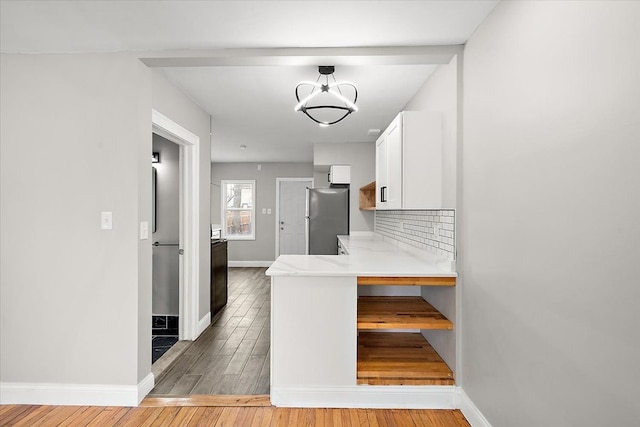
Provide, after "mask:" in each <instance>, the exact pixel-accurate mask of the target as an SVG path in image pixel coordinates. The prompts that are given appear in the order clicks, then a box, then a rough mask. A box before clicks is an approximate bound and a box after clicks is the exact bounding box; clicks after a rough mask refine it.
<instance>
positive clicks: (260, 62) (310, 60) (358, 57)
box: [138, 45, 464, 68]
mask: <svg viewBox="0 0 640 427" xmlns="http://www.w3.org/2000/svg"><path fill="white" fill-rule="evenodd" d="M463 48H464V46H463V45H448V46H395V47H342V48H328V47H322V48H284V49H216V50H168V51H161V52H148V53H141V54H138V57H139V58H140V60H141V61H142V62H143V63H144V64H146V65H147V66H149V67H152V68H160V67H225V66H226V67H228V66H317V65H322V64H330V65H351V66H354V65H421V64H448V63H449V62H450V61H451V59H452V58H453V57H454V56H455V55H456V54H459V53H461V52H462V50H463Z"/></svg>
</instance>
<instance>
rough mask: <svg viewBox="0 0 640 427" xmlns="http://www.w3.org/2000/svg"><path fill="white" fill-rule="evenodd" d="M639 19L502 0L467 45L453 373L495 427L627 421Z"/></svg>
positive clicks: (570, 5) (637, 207)
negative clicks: (458, 371) (458, 367)
mask: <svg viewBox="0 0 640 427" xmlns="http://www.w3.org/2000/svg"><path fill="white" fill-rule="evenodd" d="M638 22H640V3H639V2H612V1H609V2H501V3H500V4H499V5H498V6H497V7H496V9H495V10H494V11H493V13H492V14H491V15H490V16H489V17H488V19H487V20H486V21H485V22H484V23H483V24H482V25H481V26H480V28H479V29H478V30H477V31H476V33H475V34H474V35H473V37H472V38H471V39H470V41H469V42H468V44H467V46H466V49H465V65H464V90H465V93H464V102H465V104H464V146H463V165H464V166H463V170H462V171H461V172H462V177H463V179H464V187H463V194H462V195H463V197H462V202H463V206H462V207H461V210H460V212H461V214H462V215H461V216H462V225H463V227H462V231H461V232H462V236H461V239H460V242H461V243H462V248H461V253H460V252H459V254H461V257H460V259H459V260H460V261H462V263H463V266H462V270H461V276H462V278H463V284H462V286H463V287H464V296H463V306H462V310H463V341H462V352H463V353H462V357H463V360H462V363H463V374H464V377H463V383H462V386H463V388H464V390H465V392H466V393H467V394H468V395H469V396H470V398H471V399H472V400H473V401H474V402H475V404H476V405H477V406H478V407H479V409H480V410H481V411H482V412H483V413H484V415H485V416H486V417H487V418H488V420H489V421H490V422H491V424H492V425H493V426H494V427H502V426H519V427H527V426H550V425H554V426H603V425H616V426H623V425H624V426H631V425H640V415H639V414H638V403H637V396H638V394H639V393H640V369H638V360H640V340H638V336H639V334H638V325H640V310H638V301H640V286H638V282H639V279H638V277H640V269H639V263H638V260H640V244H639V242H640V223H639V221H638V218H640V197H639V189H640V162H639V160H640V80H639V77H638V76H639V74H638V70H640V49H639V45H638V41H639V40H640V26H639V25H638ZM459 207H460V206H459ZM459 231H460V230H459Z"/></svg>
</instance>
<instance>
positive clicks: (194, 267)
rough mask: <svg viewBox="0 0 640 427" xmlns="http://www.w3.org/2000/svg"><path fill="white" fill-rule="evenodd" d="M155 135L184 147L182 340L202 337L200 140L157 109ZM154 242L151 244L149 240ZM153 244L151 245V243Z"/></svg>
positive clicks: (181, 171) (154, 125)
mask: <svg viewBox="0 0 640 427" xmlns="http://www.w3.org/2000/svg"><path fill="white" fill-rule="evenodd" d="M151 122H152V130H153V132H154V133H156V134H158V135H160V136H162V137H164V138H167V139H168V140H170V141H172V142H175V143H176V144H178V145H179V146H180V163H181V165H180V169H181V170H180V248H181V249H183V250H184V255H182V256H181V257H180V258H181V259H180V278H179V281H180V292H179V294H180V309H179V315H180V331H179V335H180V339H181V340H193V339H195V338H196V337H197V336H198V324H199V323H198V320H199V319H198V310H199V301H198V296H199V288H200V286H199V285H200V250H199V237H200V226H199V224H200V179H199V177H200V149H201V147H200V138H199V137H198V136H196V135H195V134H193V133H191V132H190V131H189V130H187V129H185V128H183V127H182V126H180V125H179V124H178V123H176V122H174V121H173V120H171V119H169V118H168V117H166V116H164V115H163V114H161V113H160V112H158V111H156V110H152V111H151ZM149 242H151V241H149ZM149 244H151V243H149Z"/></svg>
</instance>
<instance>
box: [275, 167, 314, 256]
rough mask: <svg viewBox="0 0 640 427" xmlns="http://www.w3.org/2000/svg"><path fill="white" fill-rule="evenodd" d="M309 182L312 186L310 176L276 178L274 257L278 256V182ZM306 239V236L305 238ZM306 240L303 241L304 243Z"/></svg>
mask: <svg viewBox="0 0 640 427" xmlns="http://www.w3.org/2000/svg"><path fill="white" fill-rule="evenodd" d="M292 181H293V182H309V183H311V187H309V188H313V177H311V178H304V177H298V178H276V216H275V221H274V222H275V224H276V252H275V254H276V256H275V257H276V258H278V257H279V256H280V183H281V182H292ZM305 239H306V238H305ZM306 244H307V242H306V241H305V245H306Z"/></svg>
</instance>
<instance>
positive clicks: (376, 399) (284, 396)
mask: <svg viewBox="0 0 640 427" xmlns="http://www.w3.org/2000/svg"><path fill="white" fill-rule="evenodd" d="M457 398H458V393H457V390H456V387H455V386H366V385H358V386H344V387H282V386H280V387H277V386H272V387H271V404H272V405H274V406H281V407H303V408H396V409H455V408H456V403H457Z"/></svg>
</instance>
